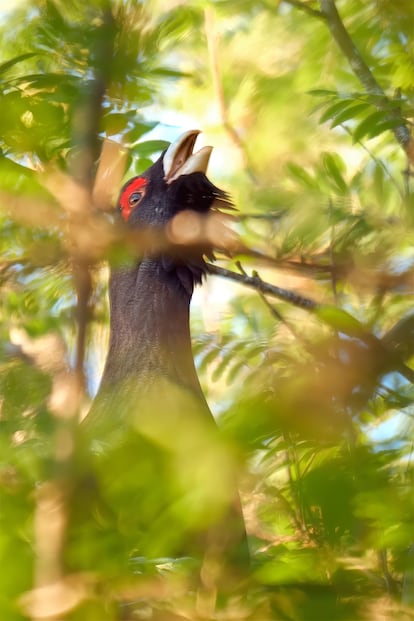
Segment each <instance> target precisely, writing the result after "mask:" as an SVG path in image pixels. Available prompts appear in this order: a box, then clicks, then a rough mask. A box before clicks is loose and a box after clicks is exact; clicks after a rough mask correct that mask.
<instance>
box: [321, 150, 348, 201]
mask: <svg viewBox="0 0 414 621" xmlns="http://www.w3.org/2000/svg"><path fill="white" fill-rule="evenodd" d="M322 162H323V166H324V168H325V170H326V172H327V173H328V175H329V176H330V177H331V179H332V180H333V181H334V182H335V185H336V187H337V189H338V190H339V192H340V193H341V194H346V193H347V191H348V186H347V184H346V181H345V179H344V178H343V176H342V172H341V168H342V169H344V163H343V161H342V160H341V158H340V156H339V155H337V154H334V153H323V154H322Z"/></svg>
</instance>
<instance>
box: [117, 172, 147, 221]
mask: <svg viewBox="0 0 414 621" xmlns="http://www.w3.org/2000/svg"><path fill="white" fill-rule="evenodd" d="M146 188H147V180H146V178H145V177H135V178H134V179H131V181H129V182H128V183H127V185H126V187H124V189H123V191H122V192H121V196H120V197H119V207H120V209H121V214H122V217H123V219H124V220H125V222H127V221H128V219H129V217H130V215H131V213H132V212H133V211H134V209H135V208H136V207H137V206H138V205H139V203H140V202H141V201H142V199H143V198H144V196H145V192H146Z"/></svg>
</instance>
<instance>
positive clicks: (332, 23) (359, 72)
mask: <svg viewBox="0 0 414 621" xmlns="http://www.w3.org/2000/svg"><path fill="white" fill-rule="evenodd" d="M320 7H321V12H322V14H323V16H324V17H325V21H326V24H327V26H328V28H329V31H330V33H331V35H332V37H333V39H334V40H335V41H336V43H337V45H338V46H339V48H340V49H341V51H342V53H343V54H344V56H345V58H346V59H347V60H348V62H349V65H350V67H351V69H352V71H353V72H354V74H355V75H356V77H357V78H358V79H359V81H360V82H361V84H362V85H363V86H364V88H365V90H366V91H367V93H369V94H370V95H373V96H374V98H375V100H374V101H375V105H376V107H377V108H378V109H379V110H384V116H385V118H386V119H387V120H390V121H399V120H400V121H401V122H400V123H399V124H398V125H397V126H396V127H393V128H392V131H393V133H394V136H395V138H396V139H397V141H398V143H399V144H400V145H401V147H402V148H403V149H404V150H405V152H406V153H407V157H408V159H409V162H410V163H411V164H413V163H414V145H413V141H412V138H411V134H410V130H409V128H408V126H407V124H406V123H404V122H403V120H402V119H401V116H400V115H399V113H398V112H397V111H396V110H395V106H394V105H393V103H392V102H391V101H390V99H389V98H388V97H387V95H386V94H385V92H384V91H383V89H382V88H381V86H380V85H379V84H378V82H377V80H376V79H375V77H374V75H373V73H372V71H371V70H370V68H369V67H368V65H367V63H366V62H365V60H364V59H363V57H362V55H361V53H360V52H359V50H358V48H357V47H356V45H355V43H354V42H353V40H352V38H351V37H350V35H349V33H348V31H347V30H346V28H345V26H344V23H343V21H342V19H341V17H340V15H339V13H338V10H337V8H336V4H335V1H334V0H320Z"/></svg>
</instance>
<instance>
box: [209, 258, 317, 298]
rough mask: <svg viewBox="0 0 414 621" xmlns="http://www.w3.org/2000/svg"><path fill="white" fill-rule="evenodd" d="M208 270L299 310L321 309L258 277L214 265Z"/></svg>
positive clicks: (210, 265)
mask: <svg viewBox="0 0 414 621" xmlns="http://www.w3.org/2000/svg"><path fill="white" fill-rule="evenodd" d="M207 270H208V272H209V273H210V274H214V275H216V276H223V277H224V278H230V279H231V280H235V281H236V282H239V283H241V284H242V285H245V286H246V287H250V288H252V289H256V291H259V292H260V293H263V294H268V295H272V296H274V297H276V298H279V299H280V300H283V301H284V302H288V303H289V304H292V305H293V306H298V307H299V308H304V309H306V310H316V309H317V308H318V307H319V304H318V303H317V302H315V301H314V300H311V299H310V298H305V297H304V296H302V295H299V294H298V293H294V292H293V291H290V290H289V289H282V288H281V287H277V286H276V285H271V284H270V283H268V282H264V281H263V280H262V279H261V278H259V276H258V275H255V276H247V275H245V274H238V273H237V272H233V271H231V270H228V269H225V268H224V267H219V266H218V265H213V264H212V263H207Z"/></svg>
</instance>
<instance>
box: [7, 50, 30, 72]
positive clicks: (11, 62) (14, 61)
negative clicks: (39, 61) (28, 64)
mask: <svg viewBox="0 0 414 621" xmlns="http://www.w3.org/2000/svg"><path fill="white" fill-rule="evenodd" d="M33 56H38V53H37V52H27V53H26V54H20V56H15V58H12V59H11V60H7V61H6V62H4V63H2V64H1V65H0V75H1V74H2V73H5V72H6V71H8V70H9V69H11V68H12V67H14V65H17V64H18V63H21V62H23V61H24V60H26V59H27V58H33Z"/></svg>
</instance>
